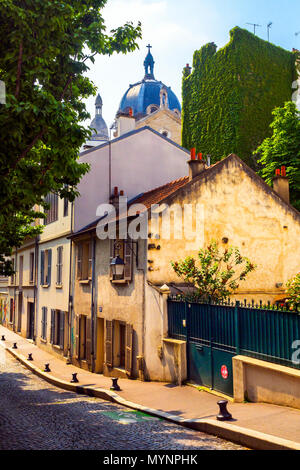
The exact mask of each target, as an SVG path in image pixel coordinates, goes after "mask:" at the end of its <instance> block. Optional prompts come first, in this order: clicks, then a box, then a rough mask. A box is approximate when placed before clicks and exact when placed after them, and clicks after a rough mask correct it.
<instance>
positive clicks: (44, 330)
mask: <svg viewBox="0 0 300 470" xmlns="http://www.w3.org/2000/svg"><path fill="white" fill-rule="evenodd" d="M47 313H48V309H47V307H42V332H41V338H42V339H43V340H45V341H46V340H47Z"/></svg>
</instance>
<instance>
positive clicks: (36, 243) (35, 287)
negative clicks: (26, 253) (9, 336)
mask: <svg viewBox="0 0 300 470" xmlns="http://www.w3.org/2000/svg"><path fill="white" fill-rule="evenodd" d="M39 241H40V236H39V235H38V236H37V237H35V246H34V265H35V268H34V287H33V300H34V342H35V344H36V338H37V336H38V332H37V331H38V330H37V321H38V305H37V297H38V296H37V284H38V267H39ZM27 308H28V306H27Z"/></svg>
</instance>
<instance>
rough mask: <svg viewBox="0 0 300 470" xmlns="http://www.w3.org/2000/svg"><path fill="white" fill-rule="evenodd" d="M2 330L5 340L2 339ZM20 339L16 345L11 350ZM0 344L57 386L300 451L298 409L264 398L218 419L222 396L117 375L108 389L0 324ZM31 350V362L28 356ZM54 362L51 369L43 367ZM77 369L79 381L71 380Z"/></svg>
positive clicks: (232, 406)
mask: <svg viewBox="0 0 300 470" xmlns="http://www.w3.org/2000/svg"><path fill="white" fill-rule="evenodd" d="M2 335H4V336H5V341H1V337H2ZM14 342H16V343H17V346H18V349H11V347H12V345H13V343H14ZM0 347H3V348H6V349H7V350H8V352H9V353H11V354H13V355H14V356H15V357H16V358H17V359H18V360H20V361H21V362H22V363H23V364H24V365H25V366H26V367H28V368H30V369H31V370H32V371H33V372H34V373H35V374H37V375H39V376H40V377H42V378H44V379H45V380H47V381H48V382H50V383H52V384H53V385H56V386H58V387H61V388H64V389H67V390H71V391H76V392H77V393H84V394H87V395H91V396H95V397H99V398H103V399H106V400H109V401H113V402H117V403H119V404H121V405H124V406H127V407H129V408H134V409H138V410H141V411H144V412H148V413H149V414H152V415H155V416H160V417H163V418H165V419H168V420H171V421H173V422H175V423H177V424H181V425H183V426H186V427H190V428H193V429H197V430H199V431H203V432H207V433H209V434H214V435H217V436H219V437H221V438H224V439H228V440H231V441H234V442H237V443H239V444H241V445H244V446H246V447H249V448H252V449H265V450H266V449H267V450H271V449H276V450H280V449H293V450H300V410H296V409H292V408H287V407H281V406H276V405H269V404H264V403H231V402H229V404H228V410H229V411H230V413H231V414H232V416H233V418H234V420H233V421H230V422H225V423H224V422H219V421H217V420H216V415H217V414H218V409H219V408H218V406H217V402H218V401H219V399H220V398H219V397H217V396H215V395H213V394H210V393H207V392H204V391H201V392H200V391H198V390H197V389H196V388H194V387H189V386H183V387H179V386H176V385H173V384H168V383H161V382H141V381H139V380H129V379H119V380H118V384H119V385H120V387H121V391H120V392H118V393H117V394H116V393H115V392H112V391H110V387H111V384H112V380H111V378H109V377H104V376H103V375H100V374H92V373H91V372H87V371H84V370H82V369H80V368H78V367H75V366H73V365H67V364H66V363H65V362H63V361H62V360H60V359H56V358H55V357H53V356H52V355H51V354H49V353H47V352H45V351H43V350H41V349H39V348H38V347H37V346H35V345H34V344H33V343H32V342H31V341H29V340H26V339H24V338H22V337H21V336H19V335H17V334H16V333H14V332H12V331H10V330H8V329H7V328H5V327H3V326H1V325H0ZM28 353H32V356H33V361H27V358H28ZM46 363H49V364H50V369H51V372H50V373H45V372H43V370H44V367H45V364H46ZM75 372H77V377H78V380H79V383H78V384H71V383H70V380H71V378H72V374H73V373H75Z"/></svg>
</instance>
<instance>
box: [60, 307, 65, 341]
mask: <svg viewBox="0 0 300 470" xmlns="http://www.w3.org/2000/svg"><path fill="white" fill-rule="evenodd" d="M59 315H60V322H59V324H60V332H59V345H60V348H61V349H64V335H65V312H63V311H62V310H60V312H59Z"/></svg>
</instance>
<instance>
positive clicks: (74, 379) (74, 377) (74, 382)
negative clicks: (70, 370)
mask: <svg viewBox="0 0 300 470" xmlns="http://www.w3.org/2000/svg"><path fill="white" fill-rule="evenodd" d="M78 382H79V380H78V379H77V372H76V373H75V374H72V380H71V383H72V384H76V383H78Z"/></svg>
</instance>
